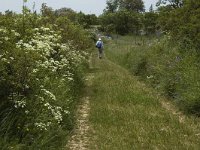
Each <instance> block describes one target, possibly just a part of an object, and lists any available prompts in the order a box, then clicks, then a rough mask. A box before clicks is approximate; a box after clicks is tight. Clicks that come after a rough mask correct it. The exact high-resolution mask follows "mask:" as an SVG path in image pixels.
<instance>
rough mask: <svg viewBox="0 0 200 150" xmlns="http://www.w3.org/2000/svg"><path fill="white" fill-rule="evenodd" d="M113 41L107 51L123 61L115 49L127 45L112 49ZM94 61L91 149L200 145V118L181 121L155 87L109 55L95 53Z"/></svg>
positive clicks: (189, 146) (167, 147)
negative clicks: (108, 56) (140, 79)
mask: <svg viewBox="0 0 200 150" xmlns="http://www.w3.org/2000/svg"><path fill="white" fill-rule="evenodd" d="M115 44H117V43H115ZM113 45H114V44H113V43H111V44H110V45H109V50H107V51H109V52H108V53H106V55H111V54H113V57H118V60H119V61H122V60H121V59H120V55H117V53H116V51H118V52H121V53H122V49H120V48H123V47H124V46H123V45H119V46H118V49H116V46H115V48H114V49H113ZM105 51H106V50H105ZM125 52H126V50H125ZM118 54H119V53H118ZM111 60H112V59H111ZM115 60H116V59H115ZM91 64H92V70H93V74H94V78H93V79H92V80H93V85H92V86H91V89H92V90H93V92H92V93H91V102H90V103H91V104H90V105H91V110H90V123H91V125H92V126H93V128H94V132H95V133H94V138H93V140H92V141H91V149H99V150H132V149H159V150H160V149H181V150H183V149H199V148H200V143H199V141H200V128H199V127H200V124H199V123H198V122H199V119H197V118H192V117H187V116H185V119H184V121H180V115H179V114H175V113H172V112H170V111H169V110H167V109H166V108H164V107H162V105H161V100H162V98H160V97H159V96H158V95H157V94H156V93H155V92H154V90H153V89H150V88H147V87H146V86H145V85H144V84H143V83H141V82H140V81H138V78H137V77H134V76H133V75H132V74H130V72H129V71H127V70H126V69H125V68H123V67H121V66H119V65H117V64H116V63H113V62H112V61H110V60H108V59H107V58H104V59H102V60H99V59H97V57H96V55H95V56H93V59H92V63H91ZM162 101H164V100H162ZM166 103H168V102H166ZM177 112H178V110H177Z"/></svg>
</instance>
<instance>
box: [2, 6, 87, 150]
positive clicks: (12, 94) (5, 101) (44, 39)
mask: <svg viewBox="0 0 200 150" xmlns="http://www.w3.org/2000/svg"><path fill="white" fill-rule="evenodd" d="M42 9H43V10H42V16H41V15H37V14H36V13H31V12H30V10H29V9H27V8H26V7H25V6H24V8H23V14H14V13H12V12H7V13H6V14H5V15H0V49H1V51H0V76H1V77H0V100H1V102H0V118H1V119H0V135H1V139H0V147H1V148H2V147H3V148H4V149H11V148H12V149H55V148H57V146H58V145H60V147H62V146H64V145H65V142H66V141H64V140H66V136H67V135H68V134H69V132H70V130H71V129H72V128H73V125H74V123H73V119H74V118H73V117H74V111H75V105H76V103H77V100H78V98H79V96H80V92H81V89H82V87H83V75H84V70H85V68H86V67H87V66H86V64H87V61H86V59H87V58H88V56H87V50H88V49H89V48H90V45H91V40H90V39H89V34H88V33H87V32H86V31H84V30H83V28H82V27H81V26H78V25H75V24H74V23H72V22H71V21H70V20H69V19H68V18H67V17H65V16H59V17H58V16H56V15H55V14H54V13H52V10H51V9H48V8H46V6H45V5H43V8H42ZM63 141H64V142H63Z"/></svg>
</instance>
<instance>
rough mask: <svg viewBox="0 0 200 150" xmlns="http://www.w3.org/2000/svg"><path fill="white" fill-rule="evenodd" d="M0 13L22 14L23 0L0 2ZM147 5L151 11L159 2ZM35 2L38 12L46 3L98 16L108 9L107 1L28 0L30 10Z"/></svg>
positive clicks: (147, 3)
mask: <svg viewBox="0 0 200 150" xmlns="http://www.w3.org/2000/svg"><path fill="white" fill-rule="evenodd" d="M0 1H1V2H0V12H4V11H6V10H12V11H14V12H18V13H19V12H21V9H22V3H23V0H0ZM143 1H144V4H145V9H146V10H149V7H150V6H151V4H153V5H154V8H155V4H156V2H157V1H158V0H143ZM34 2H35V8H36V10H37V11H39V10H40V8H41V4H42V3H46V4H47V6H50V7H52V8H53V9H59V8H62V7H67V8H72V9H73V10H75V11H77V12H79V11H82V12H84V13H86V14H96V15H100V14H101V13H102V12H103V9H105V7H106V0H28V2H27V4H26V5H27V6H28V7H29V8H32V7H33V3H34Z"/></svg>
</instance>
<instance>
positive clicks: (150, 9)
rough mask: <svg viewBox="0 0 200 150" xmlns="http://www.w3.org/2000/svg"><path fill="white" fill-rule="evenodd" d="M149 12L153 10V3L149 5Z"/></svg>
mask: <svg viewBox="0 0 200 150" xmlns="http://www.w3.org/2000/svg"><path fill="white" fill-rule="evenodd" d="M149 12H153V5H152V4H151V6H150V7H149Z"/></svg>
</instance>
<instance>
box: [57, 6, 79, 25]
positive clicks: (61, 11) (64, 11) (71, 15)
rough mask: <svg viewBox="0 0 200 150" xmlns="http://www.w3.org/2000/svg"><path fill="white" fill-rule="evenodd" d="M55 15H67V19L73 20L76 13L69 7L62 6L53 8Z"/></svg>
mask: <svg viewBox="0 0 200 150" xmlns="http://www.w3.org/2000/svg"><path fill="white" fill-rule="evenodd" d="M55 15H56V16H66V17H68V19H70V20H71V21H73V22H75V19H76V15H77V13H76V12H75V11H74V10H72V9H71V8H66V7H63V8H60V9H57V10H55Z"/></svg>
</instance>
